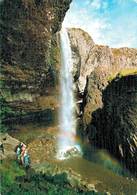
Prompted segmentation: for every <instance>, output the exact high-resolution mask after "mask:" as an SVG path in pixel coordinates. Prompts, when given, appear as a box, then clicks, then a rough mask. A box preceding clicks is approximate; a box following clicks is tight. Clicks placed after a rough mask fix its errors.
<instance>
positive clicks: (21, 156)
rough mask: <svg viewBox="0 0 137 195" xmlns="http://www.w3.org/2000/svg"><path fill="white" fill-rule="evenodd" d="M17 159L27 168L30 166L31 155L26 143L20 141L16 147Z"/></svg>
mask: <svg viewBox="0 0 137 195" xmlns="http://www.w3.org/2000/svg"><path fill="white" fill-rule="evenodd" d="M15 152H16V159H17V161H18V163H19V164H21V165H23V166H24V167H25V168H29V167H30V156H29V154H28V151H27V147H26V145H25V144H24V143H22V142H21V143H19V144H18V145H17V147H16V150H15Z"/></svg>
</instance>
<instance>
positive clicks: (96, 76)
mask: <svg viewBox="0 0 137 195" xmlns="http://www.w3.org/2000/svg"><path fill="white" fill-rule="evenodd" d="M68 32H69V36H70V40H71V47H72V51H73V64H74V65H73V66H74V68H73V74H74V80H75V82H76V85H77V91H78V93H81V92H83V91H84V96H83V101H82V102H83V105H80V107H82V109H83V110H82V112H83V114H82V119H83V126H82V128H83V130H84V131H85V132H84V136H85V137H86V136H87V137H88V139H89V141H90V143H91V144H94V145H96V146H98V147H101V148H105V149H108V150H109V151H110V152H111V153H112V154H114V155H115V156H116V157H117V158H120V159H121V160H122V161H125V162H126V165H127V167H128V168H130V169H131V170H132V171H133V172H134V171H135V170H137V167H136V164H137V159H136V156H137V108H136V103H137V102H136V101H137V96H136V93H137V88H136V87H137V76H136V75H137V49H132V48H120V49H113V48H110V47H108V46H100V45H96V44H95V43H94V42H93V40H92V38H90V36H89V35H88V34H87V33H86V32H84V31H83V30H81V29H75V28H73V29H68ZM128 75H131V76H128Z"/></svg>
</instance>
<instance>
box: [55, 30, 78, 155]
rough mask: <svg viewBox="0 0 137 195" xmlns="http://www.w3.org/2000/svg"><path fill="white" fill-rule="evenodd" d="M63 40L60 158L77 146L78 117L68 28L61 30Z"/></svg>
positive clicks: (61, 39)
mask: <svg viewBox="0 0 137 195" xmlns="http://www.w3.org/2000/svg"><path fill="white" fill-rule="evenodd" d="M60 42H61V72H60V85H61V108H60V117H59V118H60V119H59V121H60V132H59V139H58V158H63V155H64V153H65V152H66V151H67V150H69V149H70V148H74V147H77V146H76V140H75V138H76V119H75V113H74V112H75V98H74V94H73V77H72V66H73V63H72V54H71V46H70V40H69V36H68V32H67V29H64V28H63V29H62V30H61V32H60Z"/></svg>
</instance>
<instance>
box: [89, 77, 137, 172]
mask: <svg viewBox="0 0 137 195" xmlns="http://www.w3.org/2000/svg"><path fill="white" fill-rule="evenodd" d="M102 98H103V105H104V106H103V108H102V109H98V110H96V111H95V112H93V113H92V122H91V124H90V125H89V127H88V133H89V139H90V141H91V143H92V144H93V143H94V144H95V145H96V146H97V147H99V148H105V149H107V150H109V151H110V153H111V154H113V155H114V156H115V157H117V158H119V159H120V160H121V161H122V163H125V164H126V167H127V168H128V169H130V170H131V171H132V172H133V173H135V174H136V175H137V75H131V76H125V77H122V78H116V79H114V80H113V81H112V82H111V83H110V84H109V85H108V86H107V87H106V89H105V90H104V91H103V94H102Z"/></svg>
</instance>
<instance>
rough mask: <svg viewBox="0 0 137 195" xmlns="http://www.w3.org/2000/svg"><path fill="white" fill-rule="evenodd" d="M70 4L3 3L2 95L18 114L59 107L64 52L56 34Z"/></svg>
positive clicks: (0, 22) (37, 0) (29, 0)
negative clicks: (60, 75)
mask: <svg viewBox="0 0 137 195" xmlns="http://www.w3.org/2000/svg"><path fill="white" fill-rule="evenodd" d="M70 3H71V0H65V1H64V0H58V1H57V0H47V1H45V0H19V1H18V0H13V1H10V0H4V1H1V2H0V9H1V18H0V27H1V88H2V90H1V94H2V96H3V97H4V99H5V100H6V102H7V103H8V104H9V105H10V106H11V107H12V108H13V109H14V110H16V111H18V110H19V111H23V112H26V113H27V112H29V113H30V112H39V111H42V110H45V109H51V110H55V109H56V108H57V107H58V100H57V94H58V72H59V65H60V62H59V59H60V52H59V45H58V36H57V34H56V32H57V31H59V30H60V28H61V23H62V21H63V19H64V16H65V13H66V11H67V10H68V9H69V5H70ZM55 91H56V92H55Z"/></svg>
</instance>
